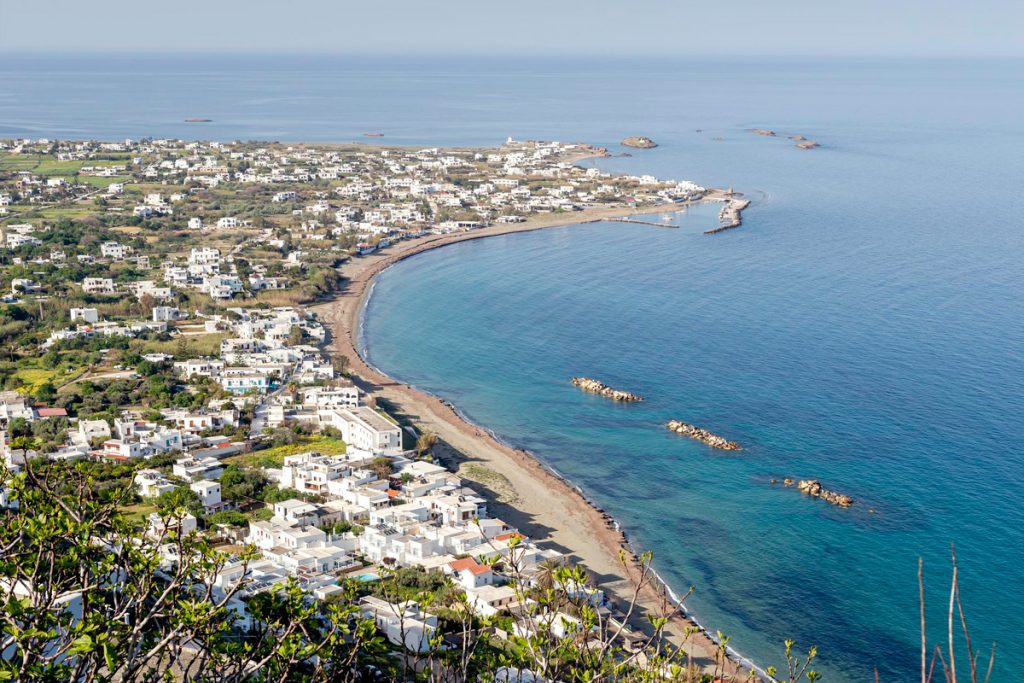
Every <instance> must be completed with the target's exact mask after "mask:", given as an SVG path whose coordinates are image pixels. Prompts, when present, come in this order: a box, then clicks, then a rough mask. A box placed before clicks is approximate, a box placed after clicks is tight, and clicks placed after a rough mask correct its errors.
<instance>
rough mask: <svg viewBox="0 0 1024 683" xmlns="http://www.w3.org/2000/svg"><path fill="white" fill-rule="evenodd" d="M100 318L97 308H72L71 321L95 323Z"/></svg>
mask: <svg viewBox="0 0 1024 683" xmlns="http://www.w3.org/2000/svg"><path fill="white" fill-rule="evenodd" d="M99 319H100V314H99V312H98V311H97V310H96V309H95V308H72V309H71V322H75V321H76V320H81V321H83V322H86V323H95V322H98V321H99Z"/></svg>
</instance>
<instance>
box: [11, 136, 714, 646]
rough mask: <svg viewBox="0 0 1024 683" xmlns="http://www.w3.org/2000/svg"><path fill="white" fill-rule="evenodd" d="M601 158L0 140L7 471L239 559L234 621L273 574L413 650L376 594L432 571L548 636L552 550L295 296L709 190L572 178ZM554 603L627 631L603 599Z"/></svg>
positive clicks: (409, 615)
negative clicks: (121, 499)
mask: <svg viewBox="0 0 1024 683" xmlns="http://www.w3.org/2000/svg"><path fill="white" fill-rule="evenodd" d="M602 153H603V150H600V149H596V148H592V147H588V146H584V145H573V144H561V143H557V142H516V141H512V140H509V141H508V142H507V143H506V144H505V145H503V146H501V147H499V148H495V149H488V150H473V149H455V150H446V149H445V150H443V149H437V148H428V149H395V148H384V147H369V146H357V145H350V146H338V145H333V146H330V145H323V146H317V145H280V144H269V143H230V144H228V143H216V142H184V141H180V140H142V141H128V140H126V141H122V142H94V141H89V142H84V141H50V140H8V141H0V245H2V248H0V263H2V269H0V287H2V289H3V293H4V295H3V299H2V300H3V304H2V307H0V347H2V349H3V359H2V360H0V383H2V389H3V390H2V392H0V424H2V425H3V431H2V432H0V452H2V461H3V465H4V467H6V468H7V469H8V470H9V471H11V472H14V473H17V472H19V471H21V470H23V469H24V468H25V467H26V466H29V465H30V464H32V463H36V462H42V463H47V465H46V466H59V465H61V464H68V463H77V466H81V467H85V468H88V470H89V472H90V474H91V476H93V477H94V478H95V480H96V481H97V482H98V485H101V486H110V487H113V486H119V485H121V486H131V487H134V489H133V490H134V501H133V503H132V504H131V505H128V506H125V508H124V513H125V514H126V515H129V516H131V518H132V519H133V520H134V522H135V524H136V525H137V528H138V532H139V534H140V535H148V536H149V537H151V538H153V539H157V540H163V539H166V538H167V537H168V534H188V533H193V532H194V533H197V534H202V535H205V536H207V537H208V538H210V539H211V540H212V541H214V542H215V543H216V544H217V545H218V547H219V548H221V549H222V550H223V552H225V553H227V554H229V555H233V556H237V557H238V558H239V559H237V561H232V562H229V563H228V564H227V565H226V567H225V569H224V570H223V571H222V572H220V574H219V576H218V578H217V580H216V586H214V588H215V590H217V591H227V590H228V589H230V588H231V587H233V586H236V585H239V584H240V583H241V584H244V588H243V589H242V590H240V591H239V592H238V593H237V594H236V595H235V598H234V599H233V601H232V608H233V609H234V610H235V611H236V613H237V614H238V616H239V619H240V624H241V625H242V626H241V627H242V628H244V625H245V624H246V623H247V622H246V619H247V618H248V616H247V610H246V601H247V600H248V599H249V598H250V597H251V596H252V595H254V594H256V593H258V592H260V591H266V590H271V589H272V588H273V587H274V586H275V585H278V584H279V583H280V582H281V581H283V580H284V579H286V578H287V577H294V578H295V579H296V580H297V581H298V582H299V584H300V585H301V586H302V587H303V588H304V589H306V590H308V591H309V592H310V593H311V594H312V595H313V596H315V597H316V598H317V599H320V600H330V599H331V596H332V595H334V594H335V593H337V592H339V591H342V588H341V583H343V582H344V581H346V580H349V579H351V580H356V581H358V582H360V583H361V584H362V585H365V587H366V590H365V595H364V597H363V598H362V602H361V603H360V604H361V608H362V609H363V612H364V616H366V617H367V618H371V619H373V620H375V621H376V622H377V624H378V626H379V627H380V629H381V632H382V633H383V634H385V635H386V636H387V638H388V639H389V640H390V642H391V643H392V644H393V645H394V646H396V647H399V648H406V649H409V650H412V651H417V650H422V649H425V648H427V647H429V646H430V642H431V640H432V638H433V637H434V635H435V632H436V631H437V629H438V628H439V626H438V624H439V621H438V615H437V614H434V613H431V612H430V611H428V610H427V609H425V608H421V607H420V606H418V605H417V604H416V603H415V602H410V601H394V600H392V601H389V600H388V599H385V598H386V596H383V595H382V594H381V593H380V591H375V589H374V586H375V585H376V584H379V583H380V582H381V581H383V580H385V579H386V578H387V577H388V576H390V575H391V574H392V573H393V572H396V571H398V570H403V571H413V572H422V573H425V574H432V575H438V576H442V577H449V579H450V582H451V585H453V586H455V587H457V589H458V590H459V591H461V593H462V594H463V595H464V597H465V599H466V600H467V602H468V604H469V605H471V606H472V609H473V611H474V613H475V614H476V615H478V616H479V617H481V618H484V617H486V618H494V617H498V616H500V615H509V614H517V615H519V618H517V620H516V621H515V623H514V624H512V622H511V621H509V622H508V623H507V626H508V630H509V631H515V632H519V631H521V630H522V629H526V630H527V632H528V631H529V628H530V627H529V626H528V625H527V626H524V624H529V623H540V622H542V621H544V620H547V624H548V626H550V625H551V623H552V619H553V618H554V616H553V615H552V614H550V613H548V614H540V613H537V612H536V611H531V610H530V608H529V603H530V602H531V599H530V596H529V591H528V588H529V587H530V586H536V585H540V583H541V582H543V581H545V580H546V579H545V577H549V576H550V572H551V568H552V567H554V566H558V565H560V564H563V563H565V562H566V557H565V556H564V555H563V553H562V552H560V551H558V550H555V549H553V548H551V547H549V546H548V545H546V544H545V539H543V538H528V537H527V536H526V535H525V534H524V533H522V532H521V530H519V529H516V528H513V527H512V526H510V525H509V524H506V523H505V522H504V521H502V520H501V519H500V518H497V517H496V516H494V515H493V514H492V512H491V511H490V510H489V506H488V499H487V498H486V497H485V496H484V495H481V493H480V492H478V491H476V490H474V488H473V487H471V486H469V485H467V483H466V482H464V481H463V480H462V479H461V478H460V477H459V476H458V475H456V474H454V473H453V472H451V471H449V470H448V469H446V468H445V467H444V466H443V465H442V464H441V463H439V462H438V460H437V459H436V458H435V457H433V454H432V447H433V445H434V444H433V440H432V438H431V435H430V434H429V433H425V432H422V431H420V430H418V429H417V427H416V425H410V424H400V423H399V422H398V421H397V420H396V419H395V418H394V417H392V416H391V415H389V414H388V412H387V410H386V406H385V405H381V404H379V403H378V401H377V400H376V398H375V397H374V396H373V395H372V394H367V393H365V392H364V391H363V390H362V389H361V388H360V386H359V383H358V378H355V379H356V381H353V378H350V377H349V376H348V370H347V359H346V358H344V357H332V356H331V355H330V354H328V353H327V351H326V346H327V343H328V341H329V337H330V331H329V330H328V329H326V328H325V326H324V324H323V323H322V322H321V321H320V320H318V319H317V318H316V317H315V316H314V315H313V314H312V313H310V312H309V311H308V310H307V309H306V307H305V305H306V304H308V303H310V302H313V301H317V300H323V299H325V298H327V297H330V296H331V294H332V292H334V291H335V290H336V289H337V288H338V287H339V286H340V285H341V284H342V283H341V280H340V276H339V274H338V271H337V267H338V266H339V265H340V264H341V263H343V262H344V261H345V260H347V259H355V258H361V257H362V256H365V255H367V254H370V253H373V252H375V251H377V250H386V249H388V248H389V246H391V245H393V244H395V243H396V242H398V241H401V240H409V239H418V238H421V237H423V236H425V235H432V234H444V233H448V232H461V231H473V230H476V229H479V228H482V227H484V226H488V225H493V224H495V223H516V222H525V221H528V220H531V219H532V218H534V217H536V216H539V215H542V214H547V213H554V212H582V211H586V210H588V209H593V208H595V207H613V206H618V207H628V206H645V207H646V206H652V205H657V204H669V203H673V202H680V201H686V200H693V199H696V198H700V197H701V196H703V194H704V193H705V189H704V188H702V187H700V186H698V185H696V184H694V183H691V182H688V181H662V180H659V179H656V178H653V177H650V176H617V175H612V174H609V173H606V172H604V171H601V170H598V169H596V168H584V167H582V166H579V165H577V162H579V161H580V160H581V159H584V158H586V157H590V156H595V155H600V154H602ZM0 504H2V505H16V504H17V501H14V500H9V499H7V497H5V496H4V495H3V493H2V492H0ZM244 548H255V549H256V550H257V551H258V554H259V558H258V559H256V560H251V559H242V555H243V552H242V551H243V549H244ZM168 560H169V561H170V560H171V558H168ZM562 589H563V590H564V591H567V592H574V591H575V592H582V593H583V594H585V595H586V596H587V599H588V600H590V601H591V602H593V604H594V606H595V608H599V609H601V610H604V611H605V612H606V613H607V614H608V615H611V616H613V617H614V618H617V619H620V620H623V621H624V620H625V616H624V615H622V614H619V613H617V612H616V611H615V610H616V607H615V605H613V604H611V603H610V602H609V600H608V599H607V598H606V597H605V596H604V594H603V593H602V592H601V591H600V589H599V587H594V586H590V587H587V588H584V587H582V586H578V585H563V586H562ZM524 615H527V617H528V618H527V617H524ZM524 619H525V621H524ZM573 623H575V624H577V625H578V624H579V623H580V620H579V618H578V617H577V616H574V615H573V614H569V613H565V614H559V615H558V619H557V624H558V626H557V628H558V629H561V630H562V631H564V632H565V633H569V632H571V631H572V626H571V624H573ZM622 637H623V638H626V639H628V638H632V637H633V635H632V633H631V631H629V630H628V629H626V630H623V631H622Z"/></svg>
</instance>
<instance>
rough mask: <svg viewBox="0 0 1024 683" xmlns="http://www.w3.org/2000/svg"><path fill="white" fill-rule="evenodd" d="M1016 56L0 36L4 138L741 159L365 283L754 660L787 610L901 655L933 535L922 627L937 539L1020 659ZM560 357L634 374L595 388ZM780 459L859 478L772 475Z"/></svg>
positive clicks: (492, 417) (1023, 575)
mask: <svg viewBox="0 0 1024 683" xmlns="http://www.w3.org/2000/svg"><path fill="white" fill-rule="evenodd" d="M1022 66H1024V65H1022V64H1021V63H1019V62H1017V63H1011V62H958V63H954V62H950V63H920V62H919V63H912V62H901V63H883V62H859V63H854V62H815V63H802V62H794V61H784V62H780V61H775V62H758V63H741V62H729V63H723V62H676V63H673V62H664V61H662V62H622V61H619V62H614V63H613V62H608V63H603V64H594V63H591V64H582V63H578V62H572V61H540V60H534V61H521V62H517V63H505V62H486V61H484V62H481V61H476V62H474V63H472V64H468V65H467V64H464V63H462V62H459V61H457V60H420V61H417V62H415V63H413V62H407V61H401V60H372V61H371V60H340V59H319V60H312V59H273V60H270V59H266V58H263V59H261V60H247V59H242V58H238V59H231V60H224V59H209V58H203V59H199V58H196V59H173V60H172V59H155V58H153V59H139V60H137V61H136V62H134V63H133V65H132V68H130V69H124V68H122V67H121V65H120V64H119V63H118V62H116V61H111V60H109V59H108V60H104V59H102V58H98V59H94V60H82V59H75V60H69V59H65V58H57V57H54V58H49V59H45V60H21V61H18V60H12V59H11V58H4V59H3V61H0V136H4V135H15V134H18V135H33V136H38V135H49V136H52V137H56V136H61V135H63V136H75V137H104V138H118V137H125V136H128V137H141V136H144V135H156V136H182V137H195V136H204V137H211V138H218V139H233V138H265V139H266V138H269V139H282V140H348V139H355V138H358V137H359V135H360V133H362V132H364V131H369V130H374V131H377V130H379V131H382V132H384V133H385V134H386V137H385V138H383V140H381V142H383V143H410V144H438V145H441V144H462V145H470V144H496V143H499V142H500V141H501V140H503V139H504V138H505V137H506V136H507V135H513V136H516V137H520V138H528V137H536V138H554V139H563V140H581V141H586V142H591V143H596V144H606V145H611V146H614V145H615V143H616V142H617V141H618V140H619V139H621V138H622V137H624V136H625V135H627V134H644V135H649V136H651V137H653V138H654V139H655V140H657V141H658V142H659V143H660V144H661V146H660V147H658V148H657V149H654V150H649V151H643V152H639V151H636V152H634V156H633V157H630V158H619V159H607V160H602V161H601V162H600V166H601V167H603V168H607V169H611V170H621V171H630V172H634V171H635V172H644V173H648V172H649V173H654V174H658V175H663V176H670V177H679V178H690V179H693V180H695V181H698V182H702V183H707V184H712V185H733V186H735V188H736V189H738V190H741V191H743V192H745V193H747V195H748V196H749V197H751V198H752V199H754V205H753V206H752V207H751V209H750V210H749V211H748V212H747V214H746V215H745V220H744V222H745V224H744V227H743V228H742V229H740V230H736V231H731V232H728V233H724V234H722V235H718V236H714V237H706V236H703V235H700V229H701V228H702V227H703V226H704V224H705V223H709V222H713V211H712V212H708V211H707V210H701V209H694V210H692V211H691V212H690V214H688V215H687V216H686V217H685V219H684V221H683V224H684V226H685V227H684V228H683V229H681V230H658V229H654V228H646V227H644V226H638V225H625V224H618V223H599V224H592V225H586V226H579V227H573V228H564V229H553V230H548V231H542V232H537V233H530V234H520V235H511V236H506V237H498V238H493V239H488V240H480V241H474V242H467V243H463V244H460V245H457V246H452V247H447V248H445V249H441V250H438V251H435V252H430V253H427V254H423V255H420V256H417V257H414V258H412V259H409V260H408V261H405V262H403V263H401V264H400V265H398V266H396V267H395V268H392V269H390V270H388V271H386V272H385V273H384V274H383V276H382V277H381V278H380V280H379V282H378V284H377V287H376V289H375V292H374V296H373V297H372V299H371V301H370V305H369V310H368V317H367V327H366V341H367V348H368V352H369V355H370V359H371V361H372V362H373V363H374V364H375V365H377V366H379V367H381V368H383V369H385V370H386V371H388V372H389V373H391V374H393V375H394V376H396V377H398V378H400V379H402V380H404V381H408V382H411V383H413V384H415V385H417V386H420V387H423V388H425V389H427V390H430V391H433V392H436V393H438V394H441V395H443V396H445V397H447V398H449V399H450V400H452V401H453V402H454V403H455V404H456V405H457V406H458V407H459V408H460V409H461V410H462V411H464V412H465V413H466V414H467V415H468V416H469V417H470V418H471V419H473V420H474V421H476V422H478V423H480V424H482V425H486V426H487V427H489V428H491V429H493V430H494V431H496V432H497V433H498V434H500V435H501V436H502V437H503V438H505V439H506V440H508V441H509V442H511V443H513V444H515V445H517V446H521V447H524V448H528V449H530V450H531V451H533V452H535V453H536V454H537V455H538V457H540V458H541V459H543V460H544V461H545V462H546V463H548V464H550V465H552V466H553V467H555V468H556V469H557V470H559V471H560V472H562V473H563V474H565V475H566V476H568V477H569V478H570V479H572V480H573V481H575V482H576V483H578V484H579V485H580V486H581V487H582V488H584V489H585V490H586V491H587V492H588V493H589V494H590V495H591V496H592V497H593V498H595V499H596V500H598V501H599V502H600V503H601V504H602V506H604V507H606V508H607V509H608V510H609V511H610V512H612V513H613V514H614V515H615V516H616V517H617V518H618V519H619V520H620V521H621V522H622V523H623V524H624V526H625V527H626V528H627V530H628V532H629V533H630V535H631V536H632V537H634V538H635V539H636V540H637V541H638V542H639V543H640V544H642V545H644V546H646V547H650V548H653V549H654V550H655V551H656V564H657V567H658V569H659V571H660V572H661V573H662V574H663V575H664V576H665V578H666V579H667V580H668V581H669V582H670V584H671V585H673V586H675V587H676V588H677V589H680V590H684V589H685V587H686V586H688V585H690V584H694V585H695V586H696V587H697V592H696V594H695V595H694V597H693V598H692V599H691V602H690V606H691V608H692V609H693V610H694V611H695V612H696V614H697V615H698V616H699V617H700V618H701V620H702V621H703V622H705V623H706V624H708V625H709V626H710V627H712V628H719V629H721V630H722V631H724V632H726V633H729V634H731V635H732V636H733V644H734V645H735V646H736V647H737V648H738V649H739V650H740V651H741V652H743V653H745V654H747V655H749V656H752V657H754V658H755V659H757V660H759V661H761V662H763V663H766V664H767V663H771V662H777V661H778V656H779V653H780V651H781V647H782V646H781V641H782V640H783V639H784V638H787V637H792V638H795V639H796V640H798V641H799V642H800V643H804V644H809V643H812V642H813V643H816V644H818V645H819V647H820V651H821V658H822V664H823V668H824V669H826V671H827V672H828V678H827V679H826V680H832V681H866V680H871V679H872V667H875V666H877V667H878V669H879V671H880V674H881V679H882V680H883V681H889V682H892V681H906V680H912V678H913V677H914V673H913V669H914V662H915V658H916V653H915V648H916V640H917V635H916V628H917V616H916V615H917V598H916V596H917V586H916V570H917V558H918V557H919V556H922V557H924V560H925V568H926V572H927V581H928V589H929V590H928V612H929V619H930V622H931V625H932V627H933V631H932V634H931V635H932V638H933V640H936V641H937V640H939V639H941V638H942V624H941V622H942V619H943V616H944V615H943V614H942V603H943V602H944V600H945V599H946V597H947V595H946V591H947V588H948V587H947V584H946V582H947V581H948V578H949V562H948V552H949V544H950V543H951V542H955V543H956V544H957V552H958V555H959V558H960V563H961V567H962V570H963V574H964V579H963V593H964V598H965V600H966V607H967V611H968V618H969V620H970V622H971V624H972V626H973V628H972V637H973V639H974V642H975V644H976V645H977V644H978V643H982V644H985V645H986V646H987V643H989V642H991V641H992V640H994V639H998V640H999V641H1000V645H999V655H998V657H997V677H996V680H1003V681H1005V680H1013V679H1012V675H1013V674H1012V671H1014V670H1020V669H1021V668H1022V667H1024V647H1022V646H1021V643H1020V640H1021V636H1020V634H1022V633H1024V551H1022V548H1024V509H1022V506H1021V504H1020V502H1019V501H1020V500H1022V499H1024V498H1022V495H1024V484H1022V474H1024V436H1022V430H1021V423H1022V418H1024V400H1022V389H1024V367H1022V360H1024V342H1022V340H1024V334H1022V333H1024V329H1022V328H1024V298H1022V296H1021V293H1022V287H1021V284H1022V283H1021V263H1022V257H1024V236H1022V232H1021V227H1022V226H1021V219H1020V218H1019V217H1020V215H1021V210H1022V209H1024V206H1022V204H1024V200H1022V198H1021V181H1022V180H1024V162H1022V159H1024V155H1022V152H1024V126H1022V124H1021V121H1024V87H1022V86H1024V68H1021V67H1022ZM140 92H145V93H146V95H145V96H139V93H140ZM187 116H209V117H211V118H214V119H215V121H214V123H213V124H209V125H208V126H199V127H197V126H189V125H187V124H183V123H181V119H183V118H184V117H187ZM750 127H770V128H775V129H776V130H778V131H780V132H782V133H802V134H804V135H807V136H809V137H812V138H814V139H817V140H819V141H820V142H822V144H823V145H824V147H823V148H822V149H819V150H814V151H800V150H796V149H794V148H792V147H791V143H789V142H788V141H786V140H784V139H768V138H763V137H760V136H755V135H752V134H750V133H749V132H747V131H746V130H745V129H747V128H750ZM697 129H700V130H701V131H702V132H700V133H698V132H696V131H697ZM574 374H586V375H591V376H594V377H598V378H600V379H602V380H603V381H605V382H607V383H609V384H612V385H614V386H621V387H622V388H625V389H629V390H632V391H636V392H639V393H642V394H644V395H645V396H646V397H647V398H648V400H647V401H646V402H644V403H642V404H635V405H628V406H620V405H613V404H610V403H609V402H607V401H604V400H601V399H598V398H595V397H592V396H588V395H585V394H582V393H580V392H578V391H576V390H574V389H573V388H572V387H571V386H569V384H568V378H569V377H570V376H571V375H574ZM669 418H681V419H685V420H687V421H691V422H694V423H697V424H700V425H702V426H705V427H707V428H709V429H711V430H712V431H715V432H717V433H720V434H723V435H725V436H727V437H729V438H732V439H735V440H737V441H739V442H741V443H742V444H743V445H744V446H745V447H746V451H745V452H743V453H742V454H740V455H725V454H720V453H716V452H712V451H709V450H707V449H706V448H704V447H703V446H701V445H700V444H697V443H695V442H692V441H689V440H686V439H682V438H679V437H676V436H674V435H672V434H669V433H667V431H665V430H664V429H663V428H662V427H661V423H662V422H664V421H665V420H667V419H669ZM782 476H797V477H811V476H813V477H817V478H820V479H821V480H822V481H823V482H825V483H826V484H827V485H830V486H833V487H834V488H837V489H839V490H842V491H846V492H849V493H850V494H852V495H854V496H855V497H856V498H857V499H858V501H859V503H858V505H857V506H855V507H854V508H853V509H850V510H838V509H834V508H831V507H828V506H826V505H824V504H819V503H818V502H815V501H811V500H808V499H806V498H803V497H802V496H800V495H799V494H797V493H795V492H794V491H792V490H784V489H779V488H773V487H771V486H770V485H769V484H768V480H769V479H770V478H772V477H782ZM869 508H870V509H874V510H875V512H874V513H869V512H868V509H869Z"/></svg>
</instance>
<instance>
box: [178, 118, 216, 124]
mask: <svg viewBox="0 0 1024 683" xmlns="http://www.w3.org/2000/svg"><path fill="white" fill-rule="evenodd" d="M211 121H213V119H204V118H199V117H192V118H188V119H185V123H210V122H211Z"/></svg>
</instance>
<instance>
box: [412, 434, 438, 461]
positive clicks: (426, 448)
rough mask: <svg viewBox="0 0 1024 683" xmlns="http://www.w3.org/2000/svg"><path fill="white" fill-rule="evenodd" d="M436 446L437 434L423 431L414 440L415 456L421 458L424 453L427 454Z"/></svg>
mask: <svg viewBox="0 0 1024 683" xmlns="http://www.w3.org/2000/svg"><path fill="white" fill-rule="evenodd" d="M436 445H437V434H435V433H434V432H432V431H429V430H424V431H423V432H422V433H421V434H420V435H419V437H417V438H416V455H418V456H420V457H422V456H423V455H424V454H425V453H429V452H430V450H431V449H432V448H433V447H434V446H436Z"/></svg>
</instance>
